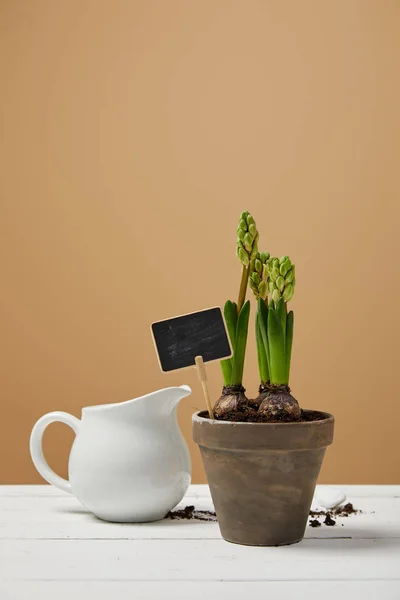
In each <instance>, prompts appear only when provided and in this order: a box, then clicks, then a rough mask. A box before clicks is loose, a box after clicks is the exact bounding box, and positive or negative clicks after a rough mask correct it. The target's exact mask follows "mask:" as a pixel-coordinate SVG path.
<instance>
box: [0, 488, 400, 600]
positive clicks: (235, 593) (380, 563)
mask: <svg viewBox="0 0 400 600" xmlns="http://www.w3.org/2000/svg"><path fill="white" fill-rule="evenodd" d="M336 487H340V488H341V489H342V490H343V491H344V492H345V493H346V495H347V498H348V500H349V501H351V502H353V504H354V506H355V507H356V508H359V509H361V510H362V513H361V514H357V515H352V516H350V517H348V518H347V519H346V518H342V519H337V525H336V526H335V527H326V526H324V525H323V526H321V527H319V528H315V529H314V528H310V527H307V530H306V538H305V540H304V541H303V542H302V543H301V544H296V545H293V546H286V547H280V548H254V547H244V546H238V545H234V544H229V543H227V542H225V541H224V540H222V539H221V537H220V533H219V529H218V525H217V523H215V522H211V523H208V522H201V521H195V520H193V521H168V520H164V521H160V522H158V523H149V524H140V525H129V524H128V525H121V524H112V523H104V522H102V521H99V520H98V519H96V518H95V517H94V516H93V515H91V514H90V513H88V512H87V511H86V510H85V509H84V508H83V507H82V506H81V505H80V504H79V502H78V501H77V500H76V499H75V498H73V497H71V496H68V495H67V494H64V493H63V492H60V491H58V490H56V489H54V488H52V487H50V486H2V487H0V592H1V594H0V599H1V600H8V598H10V599H12V600H19V599H24V598H29V599H33V600H35V599H36V598H38V599H40V600H47V598H55V597H57V599H60V600H62V599H63V598H64V597H65V598H66V597H67V595H68V598H70V597H71V595H73V596H74V598H75V599H77V600H80V598H89V597H91V596H92V595H94V597H96V600H101V599H102V598H114V596H115V594H118V595H119V598H124V597H126V598H130V597H132V594H134V596H135V597H136V598H145V599H146V598H152V599H157V598H171V599H172V598H174V599H175V598H188V599H189V598H193V599H196V598H203V597H208V598H214V597H215V598H219V599H223V598H224V597H226V598H229V600H234V599H235V598H239V597H240V598H243V594H244V593H247V594H249V593H251V594H252V596H251V597H252V598H265V597H266V595H267V594H268V593H269V594H272V595H271V597H273V598H274V599H275V598H281V597H282V598H286V597H287V598H292V597H293V595H295V596H296V598H297V599H300V600H301V598H306V597H307V600H313V599H314V598H315V599H316V598H320V597H321V594H323V596H324V600H327V599H328V598H334V597H335V598H337V594H339V593H340V594H341V595H342V597H344V598H350V597H351V598H353V597H354V598H363V599H364V598H374V599H375V598H379V600H385V599H389V598H390V599H393V600H395V599H397V600H399V599H400V569H399V567H400V486H336ZM188 504H192V505H195V507H196V509H198V510H209V509H211V508H212V502H211V498H210V494H209V489H208V486H191V488H190V489H189V492H188V494H187V496H186V497H185V498H184V500H183V502H182V503H181V505H182V506H186V505H188ZM315 507H316V506H315Z"/></svg>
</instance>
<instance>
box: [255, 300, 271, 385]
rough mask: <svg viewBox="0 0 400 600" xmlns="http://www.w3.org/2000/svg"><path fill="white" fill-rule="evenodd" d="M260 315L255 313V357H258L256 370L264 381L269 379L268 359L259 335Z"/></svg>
mask: <svg viewBox="0 0 400 600" xmlns="http://www.w3.org/2000/svg"><path fill="white" fill-rule="evenodd" d="M259 319H260V315H259V314H258V312H257V314H256V344H257V359H258V372H259V374H260V381H261V382H262V383H266V382H267V381H269V372H268V361H267V355H266V353H265V348H264V342H263V339H262V335H261V329H260V324H259Z"/></svg>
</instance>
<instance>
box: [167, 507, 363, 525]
mask: <svg viewBox="0 0 400 600" xmlns="http://www.w3.org/2000/svg"><path fill="white" fill-rule="evenodd" d="M361 512H362V511H361V510H358V509H356V508H354V506H353V505H352V503H351V502H348V503H347V504H345V505H344V506H339V507H338V508H335V509H333V510H327V511H325V510H310V517H314V518H313V519H311V520H310V521H309V523H308V524H309V526H310V527H321V525H322V524H324V525H327V526H328V527H333V526H334V525H336V521H335V519H334V518H333V517H348V516H349V515H355V514H357V513H361ZM322 517H325V518H324V520H323V521H322V522H321V521H319V520H318V519H319V518H322ZM165 518H166V519H171V520H176V521H188V520H191V519H196V520H197V521H208V522H214V523H215V522H216V520H217V515H216V514H215V512H214V511H212V510H196V508H195V507H194V506H192V505H190V506H185V508H181V509H179V510H172V511H170V512H169V513H168V514H167V515H166V516H165ZM342 527H343V523H342Z"/></svg>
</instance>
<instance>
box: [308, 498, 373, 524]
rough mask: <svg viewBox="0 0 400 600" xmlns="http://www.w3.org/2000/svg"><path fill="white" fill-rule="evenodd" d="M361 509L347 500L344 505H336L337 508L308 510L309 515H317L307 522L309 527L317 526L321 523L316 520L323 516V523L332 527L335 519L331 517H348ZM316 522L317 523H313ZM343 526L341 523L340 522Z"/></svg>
mask: <svg viewBox="0 0 400 600" xmlns="http://www.w3.org/2000/svg"><path fill="white" fill-rule="evenodd" d="M361 512H362V511H361V510H358V509H356V508H354V506H353V505H352V503H351V502H348V503H347V504H345V505H344V506H338V508H334V509H331V510H310V517H317V518H316V519H313V520H311V521H310V522H309V525H310V527H318V525H321V523H320V521H318V517H325V519H324V521H323V523H324V525H327V526H328V527H333V526H334V525H336V521H335V519H333V517H348V516H349V515H356V514H358V513H361ZM315 522H317V523H318V525H315V524H314V523H315ZM342 527H343V523H342Z"/></svg>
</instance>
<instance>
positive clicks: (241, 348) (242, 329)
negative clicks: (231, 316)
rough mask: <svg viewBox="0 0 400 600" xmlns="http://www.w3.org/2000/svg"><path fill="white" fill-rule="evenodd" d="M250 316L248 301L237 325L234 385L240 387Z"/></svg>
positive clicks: (233, 367) (233, 359)
mask: <svg viewBox="0 0 400 600" xmlns="http://www.w3.org/2000/svg"><path fill="white" fill-rule="evenodd" d="M249 316H250V300H247V302H245V303H244V304H243V306H242V310H241V311H240V313H239V316H238V320H237V325H236V340H235V351H234V354H233V358H232V361H233V362H232V385H240V384H241V383H242V379H243V369H244V359H245V354H246V344H247V333H248V330H249Z"/></svg>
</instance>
